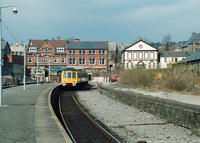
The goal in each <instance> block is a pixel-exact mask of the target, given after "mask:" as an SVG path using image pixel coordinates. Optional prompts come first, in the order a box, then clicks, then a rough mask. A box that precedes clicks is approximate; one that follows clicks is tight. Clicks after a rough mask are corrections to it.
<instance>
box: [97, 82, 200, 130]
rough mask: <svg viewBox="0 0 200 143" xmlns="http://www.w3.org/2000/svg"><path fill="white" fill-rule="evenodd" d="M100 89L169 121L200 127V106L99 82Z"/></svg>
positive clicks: (190, 126)
mask: <svg viewBox="0 0 200 143" xmlns="http://www.w3.org/2000/svg"><path fill="white" fill-rule="evenodd" d="M98 91H99V92H100V93H101V94H103V95H106V96H107V97H109V98H111V99H114V100H116V101H118V102H121V103H123V104H127V105H129V106H131V107H134V108H136V109H138V110H140V111H145V112H147V113H150V114H153V115H155V116H157V117H160V118H162V119H164V120H166V121H167V122H172V123H176V124H178V125H181V126H185V127H188V128H190V129H195V130H196V129H197V130H199V129H200V106H195V105H190V104H184V103H179V102H174V101H169V100H164V99H160V98H154V97H150V96H145V95H140V94H134V93H129V92H125V91H119V90H115V89H114V88H109V87H105V86H103V85H102V84H98Z"/></svg>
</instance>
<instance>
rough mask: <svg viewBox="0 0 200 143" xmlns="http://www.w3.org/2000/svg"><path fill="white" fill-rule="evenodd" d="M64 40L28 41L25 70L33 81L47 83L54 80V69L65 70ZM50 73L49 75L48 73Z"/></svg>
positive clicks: (55, 74)
mask: <svg viewBox="0 0 200 143" xmlns="http://www.w3.org/2000/svg"><path fill="white" fill-rule="evenodd" d="M66 44H67V41H66V40H60V37H57V40H47V39H46V40H29V46H28V50H27V68H28V69H30V76H31V77H32V78H34V79H36V77H37V76H38V77H39V80H46V81H49V80H50V79H51V81H52V80H56V78H57V72H56V71H55V70H50V69H53V68H54V69H55V68H61V67H63V68H66V64H67V63H66V62H67V57H66V56H67V53H66ZM49 72H50V73H49Z"/></svg>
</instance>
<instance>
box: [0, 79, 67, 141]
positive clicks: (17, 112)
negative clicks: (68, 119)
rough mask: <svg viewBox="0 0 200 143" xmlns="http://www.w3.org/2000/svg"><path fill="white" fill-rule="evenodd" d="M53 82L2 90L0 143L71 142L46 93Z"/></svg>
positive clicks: (50, 88)
mask: <svg viewBox="0 0 200 143" xmlns="http://www.w3.org/2000/svg"><path fill="white" fill-rule="evenodd" d="M57 85H58V84H57V83H50V84H43V85H41V84H39V85H36V84H32V85H26V90H25V91H24V90H23V86H17V87H12V88H6V89H3V100H2V102H3V104H2V106H0V142H1V143H55V142H56V143H64V142H71V140H70V139H69V137H68V136H67V135H66V132H65V130H64V129H63V128H62V126H61V124H60V122H59V121H58V119H57V117H56V116H55V114H52V112H53V109H52V108H51V107H50V106H49V105H50V102H49V100H48V98H49V93H50V92H51V90H52V89H53V88H54V87H55V86H57Z"/></svg>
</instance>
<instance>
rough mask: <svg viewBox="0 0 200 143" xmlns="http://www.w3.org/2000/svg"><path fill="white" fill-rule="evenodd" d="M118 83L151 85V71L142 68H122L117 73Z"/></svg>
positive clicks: (135, 85) (136, 85)
mask: <svg viewBox="0 0 200 143" xmlns="http://www.w3.org/2000/svg"><path fill="white" fill-rule="evenodd" d="M119 76H120V83H121V84H126V85H130V86H134V87H151V86H152V85H153V82H154V79H153V72H152V71H151V70H146V69H144V68H135V69H130V70H122V71H121V72H120V74H119Z"/></svg>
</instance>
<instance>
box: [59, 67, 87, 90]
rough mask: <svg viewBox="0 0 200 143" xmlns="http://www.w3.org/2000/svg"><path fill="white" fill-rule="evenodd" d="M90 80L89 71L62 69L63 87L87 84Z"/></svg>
mask: <svg viewBox="0 0 200 143" xmlns="http://www.w3.org/2000/svg"><path fill="white" fill-rule="evenodd" d="M88 81H89V75H88V73H87V72H84V71H79V70H76V69H73V68H69V69H66V70H62V71H61V85H62V86H63V87H67V86H77V85H78V84H87V83H88Z"/></svg>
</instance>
